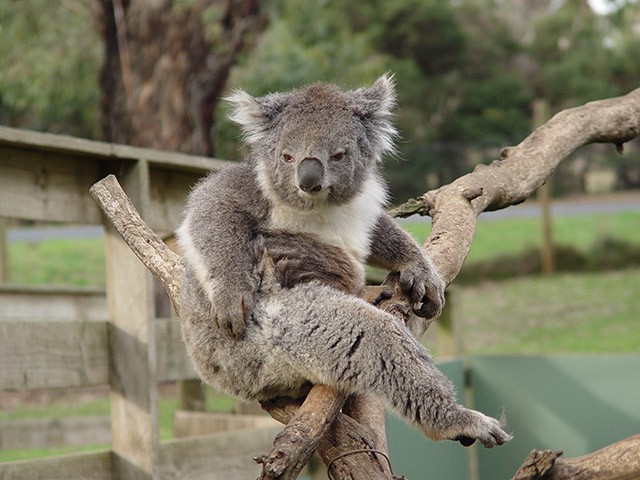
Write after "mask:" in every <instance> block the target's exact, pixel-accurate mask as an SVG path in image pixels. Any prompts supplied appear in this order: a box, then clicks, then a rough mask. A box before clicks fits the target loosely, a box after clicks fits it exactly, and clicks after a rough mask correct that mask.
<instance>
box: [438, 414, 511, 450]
mask: <svg viewBox="0 0 640 480" xmlns="http://www.w3.org/2000/svg"><path fill="white" fill-rule="evenodd" d="M460 413H461V414H460V416H459V418H458V421H456V425H455V426H452V427H450V428H448V429H447V431H446V432H443V433H444V435H443V436H444V438H448V439H450V440H455V441H458V442H460V443H461V444H462V445H464V446H465V447H468V446H471V445H473V443H475V441H476V440H479V441H480V443H482V445H483V446H485V447H486V448H492V447H495V446H496V445H503V444H505V443H507V442H508V441H509V440H511V438H512V436H511V435H509V434H508V433H507V432H505V431H504V427H503V425H502V423H501V422H499V421H498V420H496V419H495V418H491V417H488V416H486V415H484V414H482V413H480V412H476V411H475V410H469V409H466V408H463V407H461V411H460Z"/></svg>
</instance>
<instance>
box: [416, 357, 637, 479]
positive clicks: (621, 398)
mask: <svg viewBox="0 0 640 480" xmlns="http://www.w3.org/2000/svg"><path fill="white" fill-rule="evenodd" d="M471 365H472V369H471V384H472V386H473V394H474V401H475V408H477V409H478V410H481V411H483V412H485V413H487V414H489V415H497V414H500V412H501V411H502V409H504V411H505V413H506V416H507V420H508V424H509V430H510V431H511V432H512V433H513V435H514V439H513V440H512V441H511V442H510V443H509V444H508V445H506V446H503V447H499V448H494V449H491V450H486V449H479V451H478V457H479V468H480V478H481V479H482V480H495V479H509V478H511V476H512V475H513V473H514V472H515V470H516V469H517V468H518V467H519V466H520V464H521V463H522V461H523V460H524V458H525V457H526V456H527V455H528V454H529V452H530V451H531V450H532V449H534V448H535V449H552V450H563V451H564V455H565V456H567V457H574V456H579V455H584V454H587V453H590V452H592V451H594V450H597V449H599V448H602V447H604V446H605V445H608V444H610V443H613V442H615V441H617V440H621V439H623V438H626V437H629V436H631V435H635V434H637V433H640V355H635V354H634V355H558V356H544V357H542V356H541V357H525V356H513V357H508V356H499V357H473V359H472V362H471ZM419 478H420V477H415V479H412V480H418V479H419Z"/></svg>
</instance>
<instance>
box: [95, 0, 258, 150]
mask: <svg viewBox="0 0 640 480" xmlns="http://www.w3.org/2000/svg"><path fill="white" fill-rule="evenodd" d="M94 1H95V2H96V4H97V8H96V9H95V10H96V17H97V24H98V27H99V29H100V32H101V34H102V37H103V40H104V45H105V53H104V64H103V67H102V72H101V75H100V86H101V89H102V101H101V115H102V119H101V123H102V135H103V137H104V140H106V141H110V142H116V143H123V144H128V145H136V146H142V147H150V148H158V149H163V150H171V151H179V152H184V153H192V154H198V155H208V156H211V155H213V144H212V141H211V139H212V138H213V134H212V129H213V112H214V109H215V107H216V104H217V102H218V99H219V97H220V94H221V92H222V90H223V89H224V85H225V83H226V81H227V78H228V76H229V71H230V69H231V66H232V65H233V64H234V62H235V60H236V58H237V56H238V54H239V53H240V52H242V51H243V50H245V49H247V48H249V47H250V46H251V45H252V43H253V41H254V39H255V38H256V36H257V34H258V33H259V32H260V31H261V30H262V28H263V26H264V23H265V16H264V14H263V12H262V10H261V8H260V0H193V1H191V2H173V1H172V0H156V1H154V2H151V1H146V0H94Z"/></svg>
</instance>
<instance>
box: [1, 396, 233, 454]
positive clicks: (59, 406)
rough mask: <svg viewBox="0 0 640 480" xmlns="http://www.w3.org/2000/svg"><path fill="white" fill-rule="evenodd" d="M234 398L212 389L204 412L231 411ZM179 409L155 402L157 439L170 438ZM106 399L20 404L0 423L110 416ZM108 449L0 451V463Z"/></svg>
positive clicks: (171, 402)
mask: <svg viewBox="0 0 640 480" xmlns="http://www.w3.org/2000/svg"><path fill="white" fill-rule="evenodd" d="M233 406H234V402H233V399H231V398H229V397H227V396H224V395H220V394H218V393H216V392H214V391H212V390H208V391H207V410H209V411H217V412H230V411H232V410H233ZM177 409H178V401H177V399H176V398H175V396H172V397H167V396H165V397H164V398H160V399H159V401H158V431H159V435H160V440H168V439H171V438H173V414H174V413H175V411H176V410H177ZM109 410H110V404H109V398H108V396H106V395H105V396H99V397H97V398H91V399H89V400H84V401H78V402H70V401H69V400H68V399H65V400H61V401H54V402H50V403H48V404H46V405H33V404H29V403H27V404H23V405H19V406H17V407H16V408H13V409H11V410H3V411H0V421H3V420H23V419H29V418H49V419H61V418H67V417H78V416H86V415H109ZM101 448H109V445H83V446H71V447H61V448H35V449H16V450H0V462H10V461H16V460H28V459H31V458H39V457H47V456H52V455H62V454H65V453H78V452H83V451H91V450H99V449H101Z"/></svg>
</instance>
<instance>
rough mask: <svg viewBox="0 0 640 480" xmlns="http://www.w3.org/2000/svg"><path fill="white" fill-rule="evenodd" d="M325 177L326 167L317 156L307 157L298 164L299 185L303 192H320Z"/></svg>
mask: <svg viewBox="0 0 640 480" xmlns="http://www.w3.org/2000/svg"><path fill="white" fill-rule="evenodd" d="M323 177H324V167H323V166H322V162H320V160H318V159H317V158H313V157H307V158H305V159H303V160H302V161H301V162H300V165H298V186H299V187H300V190H302V191H303V192H307V193H318V192H320V190H322V178H323Z"/></svg>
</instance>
